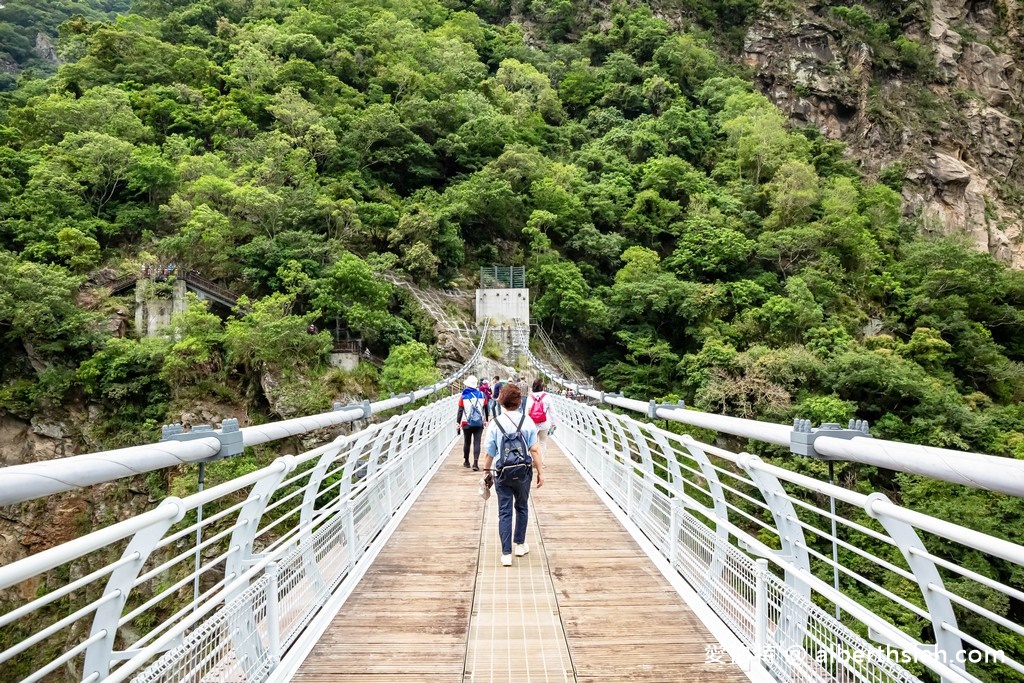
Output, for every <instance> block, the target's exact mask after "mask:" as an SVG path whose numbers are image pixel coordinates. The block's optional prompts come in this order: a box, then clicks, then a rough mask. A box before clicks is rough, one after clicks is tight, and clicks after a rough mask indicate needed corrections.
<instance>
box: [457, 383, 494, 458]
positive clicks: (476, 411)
mask: <svg viewBox="0 0 1024 683" xmlns="http://www.w3.org/2000/svg"><path fill="white" fill-rule="evenodd" d="M464 384H465V388H464V389H463V390H462V396H460V397H459V413H458V415H456V417H455V421H456V422H457V423H458V427H456V428H455V433H456V434H458V433H459V431H461V432H462V435H463V437H464V439H465V440H464V441H463V442H462V458H463V462H462V466H463V467H469V466H470V465H469V447H470V442H471V441H472V445H473V471H474V472H479V471H480V438H481V437H482V436H483V433H484V406H486V405H487V400H488V399H487V397H486V396H484V394H483V392H481V391H480V389H478V388H477V379H476V376H475V375H470V376H469V377H467V378H466V381H465V383H464Z"/></svg>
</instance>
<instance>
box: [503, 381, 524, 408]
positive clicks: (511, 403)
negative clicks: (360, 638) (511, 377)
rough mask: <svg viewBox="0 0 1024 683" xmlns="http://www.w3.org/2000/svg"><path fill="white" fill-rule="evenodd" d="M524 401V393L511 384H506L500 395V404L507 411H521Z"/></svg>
mask: <svg viewBox="0 0 1024 683" xmlns="http://www.w3.org/2000/svg"><path fill="white" fill-rule="evenodd" d="M522 401H523V392H522V391H520V389H519V387H518V386H516V385H515V384H512V383H511V382H506V383H505V386H503V387H502V388H501V393H500V394H498V403H500V404H501V407H502V408H504V409H505V410H519V404H520V403H522Z"/></svg>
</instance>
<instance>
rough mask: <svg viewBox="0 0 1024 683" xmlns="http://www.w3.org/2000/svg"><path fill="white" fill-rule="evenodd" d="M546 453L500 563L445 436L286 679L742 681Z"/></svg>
mask: <svg viewBox="0 0 1024 683" xmlns="http://www.w3.org/2000/svg"><path fill="white" fill-rule="evenodd" d="M545 463H546V472H545V479H546V484H545V486H544V487H542V488H541V489H534V491H533V494H532V496H531V498H532V506H533V507H532V510H531V518H530V525H529V527H528V541H529V542H530V545H531V551H530V554H529V555H527V556H525V557H522V558H518V557H517V558H514V564H513V566H512V567H508V568H505V567H501V566H500V564H499V562H498V555H499V554H500V552H499V550H498V548H497V545H498V544H497V538H496V531H495V527H494V516H495V508H494V505H495V503H494V498H493V497H492V499H491V500H490V501H488V503H487V505H488V506H489V507H488V508H487V510H488V515H490V516H491V517H490V518H489V519H488V520H486V523H487V526H486V529H485V528H484V523H485V515H484V514H483V512H484V509H485V508H484V507H483V505H482V504H481V501H480V499H479V497H477V495H476V483H477V481H478V480H479V478H480V474H479V473H474V472H472V471H471V470H466V469H465V468H463V467H462V447H461V443H458V444H456V446H455V448H454V449H453V450H452V451H451V452H450V453H449V454H448V456H447V457H446V460H445V462H444V464H443V465H442V468H441V469H440V470H439V471H438V473H437V474H436V475H435V477H434V480H433V481H431V483H430V484H429V486H428V487H427V488H426V489H425V491H424V492H423V494H422V495H421V496H420V498H419V499H418V500H417V501H416V503H415V505H414V506H413V508H412V510H411V511H410V514H409V515H407V516H406V518H405V519H404V520H403V521H402V524H401V525H400V526H399V527H398V529H397V530H396V532H395V534H394V535H393V537H392V538H391V539H390V541H389V542H388V545H387V547H385V548H384V549H383V551H382V552H381V554H380V555H379V557H378V558H377V560H376V562H374V564H373V566H372V567H370V569H369V571H368V572H367V574H366V576H365V577H364V578H363V580H362V581H361V582H360V584H359V585H358V586H357V587H356V589H355V591H354V593H353V594H352V596H351V597H350V599H349V600H348V601H347V602H346V604H345V606H344V608H343V609H342V611H341V612H340V613H339V614H338V615H337V617H336V618H335V619H334V621H333V622H332V624H331V625H330V627H329V628H328V630H327V632H326V633H325V634H324V636H323V638H322V639H321V641H320V642H319V643H318V644H317V646H316V647H315V648H314V649H313V651H312V653H311V654H310V655H309V657H308V658H307V660H306V662H305V663H304V664H303V666H302V667H301V668H300V670H299V672H298V674H297V675H296V676H295V677H294V679H293V680H295V681H299V682H300V683H327V682H328V681H329V682H330V683H347V682H349V681H360V682H362V683H378V682H379V683H385V682H390V683H406V682H409V683H411V682H413V681H417V682H419V681H423V682H431V683H433V682H441V683H448V682H451V683H456V682H460V683H469V682H470V681H472V682H473V683H483V682H485V681H491V682H494V681H502V682H505V681H507V682H508V683H516V682H518V681H523V680H547V681H556V680H557V681H576V682H577V683H597V682H601V683H618V682H619V681H623V682H624V681H650V682H654V681H689V680H701V681H703V682H704V683H710V682H711V681H743V680H746V677H745V676H744V675H743V674H742V672H740V671H739V670H738V668H737V667H735V666H732V665H728V664H717V663H709V662H708V657H707V654H706V653H707V649H706V648H707V647H709V646H712V647H714V648H715V650H716V651H717V650H718V649H719V647H718V644H717V642H716V641H715V640H714V638H713V637H712V636H711V635H710V634H709V633H708V632H707V630H706V629H705V628H704V626H703V625H702V624H701V623H700V622H699V620H697V619H696V617H695V616H694V615H693V613H692V612H691V611H690V610H689V608H688V607H687V606H686V605H685V604H684V603H683V602H682V600H681V598H680V597H679V595H678V594H677V593H676V592H675V590H674V589H673V588H672V587H671V585H670V584H669V583H668V582H667V581H666V580H665V579H664V577H662V576H661V574H660V573H659V572H658V571H657V569H656V568H655V567H654V566H653V565H652V564H651V563H650V561H649V560H648V558H647V556H646V555H645V554H644V553H643V551H642V550H640V548H639V546H638V545H637V544H636V542H635V541H634V540H633V539H632V538H631V537H630V536H629V534H628V533H626V531H625V530H624V529H622V527H621V526H620V525H619V524H618V522H617V520H616V519H615V517H614V515H612V514H611V512H610V511H609V510H608V509H607V508H606V507H605V506H604V505H603V504H602V503H601V501H600V499H599V498H598V497H597V496H596V495H595V494H594V493H593V491H591V490H590V488H589V487H588V486H586V484H585V482H584V481H583V480H582V478H581V477H580V476H579V474H578V473H577V472H576V471H575V469H574V468H573V466H572V465H571V463H570V462H569V461H568V460H567V459H566V458H565V457H564V456H563V455H562V454H561V452H560V451H559V450H558V448H557V446H556V445H555V444H554V443H553V442H549V447H548V456H547V457H546V459H545ZM539 567H543V570H544V571H543V574H542V575H540V574H538V573H537V569H538V568H539ZM523 605H531V607H530V608H529V609H523V608H522V606H523ZM552 625H554V628H552ZM471 639H472V640H471ZM552 639H555V640H557V641H558V642H553V640H552ZM524 653H527V654H526V655H525V656H524ZM470 655H471V656H470ZM474 669H476V670H474Z"/></svg>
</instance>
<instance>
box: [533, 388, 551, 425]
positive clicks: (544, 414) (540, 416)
mask: <svg viewBox="0 0 1024 683" xmlns="http://www.w3.org/2000/svg"><path fill="white" fill-rule="evenodd" d="M532 396H533V401H532V403H531V404H530V419H531V420H533V422H534V424H541V423H544V422H547V421H548V411H546V410H544V403H542V401H543V400H544V398H545V396H544V392H543V391H542V392H540V393H539V394H533V395H532Z"/></svg>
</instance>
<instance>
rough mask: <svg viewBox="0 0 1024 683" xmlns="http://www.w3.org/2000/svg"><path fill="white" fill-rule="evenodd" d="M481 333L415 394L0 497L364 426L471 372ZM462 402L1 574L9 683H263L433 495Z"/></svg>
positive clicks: (205, 440) (79, 467)
mask: <svg viewBox="0 0 1024 683" xmlns="http://www.w3.org/2000/svg"><path fill="white" fill-rule="evenodd" d="M486 335H487V330H486V328H485V329H484V330H483V333H482V334H481V338H480V344H479V346H478V347H477V350H476V353H475V354H474V355H473V357H472V358H471V359H470V361H469V362H468V363H467V364H466V365H465V366H463V368H461V369H460V370H459V371H458V372H456V373H455V374H453V375H452V376H451V377H449V378H447V379H446V380H444V381H443V382H439V383H438V384H435V385H432V386H430V387H426V388H424V389H420V390H418V391H415V392H412V393H410V394H408V395H403V396H400V397H394V398H391V399H386V400H384V401H379V402H376V403H373V404H371V403H370V402H365V403H364V404H363V405H362V406H355V407H350V408H348V409H342V410H336V411H333V412H331V413H325V414H323V415H316V416H310V417H306V418H298V419H296V420H288V421H284V422H279V423H274V424H270V425H261V426H259V427H254V428H249V429H247V430H241V431H242V432H243V434H241V435H240V434H238V432H235V431H230V430H222V431H218V432H215V433H214V432H213V431H212V430H211V432H210V434H212V436H203V435H204V434H206V433H207V432H202V433H200V434H199V437H200V438H198V439H196V440H194V441H164V442H161V443H160V444H154V445H152V446H139V447H136V448H132V449H122V450H121V451H116V452H111V453H97V454H93V455H88V456H76V457H72V458H66V459H60V460H53V461H48V462H44V463H35V464H33V465H30V466H29V465H27V466H14V467H8V468H4V469H3V470H2V476H0V500H3V501H4V502H10V501H23V500H27V499H30V498H31V497H32V496H31V495H29V494H30V493H36V494H38V492H39V491H43V492H44V493H43V495H51V494H53V493H56V492H59V491H66V490H69V489H71V488H74V487H76V486H85V485H89V484H92V483H98V482H99V481H109V480H111V479H115V478H118V477H122V476H128V475H130V474H134V473H139V472H145V471H151V470H153V469H157V468H159V467H167V466H170V465H174V464H179V463H181V462H188V461H190V460H191V459H193V457H194V456H198V455H202V456H203V457H205V458H209V457H217V456H218V449H220V448H224V449H225V450H228V451H229V453H228V454H237V453H240V452H241V444H242V443H244V444H245V445H249V444H251V443H263V442H267V441H272V440H275V439H280V438H283V437H286V436H291V435H294V434H299V433H303V432H306V431H310V430H313V429H321V428H324V427H327V426H331V425H334V424H340V423H342V422H351V421H352V420H354V419H359V418H369V417H370V416H371V414H373V413H375V412H380V411H383V410H388V409H393V408H396V407H400V406H402V405H404V404H410V403H412V402H414V401H416V400H418V399H421V398H424V397H426V396H429V395H431V394H434V393H436V392H439V391H440V390H442V389H445V388H447V387H448V386H450V385H453V384H455V382H456V381H457V379H458V378H459V377H461V376H462V375H463V374H465V373H466V372H468V370H469V369H470V368H472V367H473V365H474V364H475V363H476V360H477V358H478V357H479V354H480V350H481V348H482V347H483V343H484V340H485V339H486ZM456 401H457V398H456V397H454V396H446V397H445V398H441V399H440V400H437V401H435V402H434V403H431V404H429V405H427V406H424V407H422V408H419V409H418V410H414V411H410V412H407V413H405V414H403V415H396V416H393V417H391V418H390V419H388V420H386V421H384V422H381V423H378V424H373V425H370V426H368V427H366V428H365V429H363V430H361V431H359V432H356V433H354V434H352V435H349V436H341V437H338V438H337V439H335V440H334V441H332V442H331V443H328V444H326V445H324V446H321V447H319V448H316V449H314V450H311V451H308V452H306V453H302V454H300V455H297V456H296V455H283V456H281V457H279V458H278V459H276V460H275V461H274V462H273V463H271V464H270V465H268V466H267V467H264V468H262V469H259V470H257V471H255V472H252V473H251V474H247V475H245V476H242V477H239V478H236V479H232V480H230V481H228V482H225V483H223V484H221V485H219V486H215V487H213V488H210V489H208V490H205V491H201V492H199V493H196V494H195V495H191V496H188V497H187V498H184V499H180V498H174V497H171V498H167V499H165V500H164V501H163V502H161V503H160V504H159V505H158V506H157V507H156V508H155V509H152V510H150V511H148V512H145V513H143V514H140V515H138V516H136V517H132V518H130V519H127V520H125V521H122V522H119V523H116V524H113V525H112V526H109V527H106V528H103V529H100V530H98V531H95V532H93V533H90V534H88V535H85V536H82V537H80V538H77V539H75V540H72V541H70V542H67V543H64V544H61V545H58V546H55V547H52V548H50V549H48V550H45V551H42V552H40V553H38V554H35V555H32V556H29V557H26V558H24V559H21V560H18V561H16V562H13V563H10V564H8V565H6V566H2V567H0V591H3V593H2V598H3V600H4V602H5V603H6V604H11V603H15V602H16V600H17V597H18V596H19V595H20V596H24V599H23V604H20V605H17V606H16V607H15V608H14V609H10V610H8V611H7V612H6V613H4V614H2V615H0V648H3V649H2V650H0V681H3V682H4V683H7V682H8V681H10V682H12V683H13V682H14V681H23V682H25V683H33V682H35V681H47V680H80V681H83V683H95V682H98V681H107V682H111V683H112V682H115V681H125V680H128V679H132V680H135V681H139V682H140V683H141V682H143V681H145V682H151V681H168V682H169V683H170V682H174V683H178V682H181V681H263V680H266V678H267V676H268V675H269V674H270V672H271V671H272V670H273V669H274V668H275V667H276V666H277V664H278V663H279V662H280V661H281V658H282V657H284V656H287V653H288V652H289V649H290V648H291V646H292V645H293V643H294V642H295V639H296V638H297V636H298V634H299V633H300V631H302V629H303V627H305V626H306V624H307V623H309V621H310V620H311V619H312V618H313V617H314V616H315V614H316V613H317V612H318V610H319V609H320V608H321V607H322V606H323V605H324V604H326V603H327V602H328V601H329V600H331V599H334V598H335V597H336V596H338V595H339V594H344V593H345V591H347V590H350V589H351V587H352V586H354V585H355V583H356V582H357V581H358V580H359V578H360V577H361V576H362V574H363V572H364V571H365V569H366V567H367V566H368V565H369V564H370V563H371V562H372V560H373V558H374V557H375V555H376V552H377V551H378V550H379V548H380V547H381V546H382V545H383V543H384V542H385V541H386V540H387V537H388V536H389V535H390V529H392V528H393V527H394V526H395V525H397V523H398V520H399V519H400V518H401V516H402V515H403V514H404V511H405V510H406V509H407V507H408V506H410V505H411V503H412V501H413V500H414V498H415V493H416V492H417V489H418V488H420V487H422V486H424V485H425V484H426V481H427V480H428V478H429V475H430V474H431V473H432V472H433V471H434V469H435V468H436V466H437V465H438V464H439V463H440V459H441V457H442V456H443V455H444V454H445V453H446V452H447V450H448V447H449V446H450V444H451V443H452V441H453V439H454V435H453V434H452V430H451V421H452V416H453V415H454V414H455V412H456V407H455V404H456ZM171 436H172V437H173V436H176V434H174V433H173V430H172V432H171ZM196 444H199V446H198V447H197V445H196ZM219 455H225V454H224V453H223V452H221V453H220V454H219ZM69 463H70V464H69ZM204 509H205V512H206V514H205V516H204V515H203V514H202V512H203V510H204ZM197 544H198V545H197ZM55 676H56V677H57V678H56V679H55V678H54V677H55Z"/></svg>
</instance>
